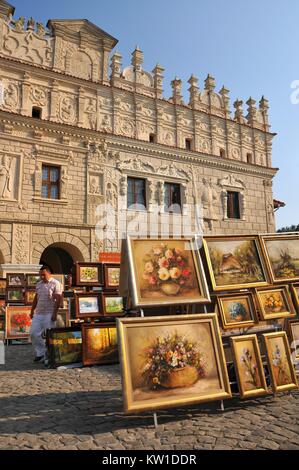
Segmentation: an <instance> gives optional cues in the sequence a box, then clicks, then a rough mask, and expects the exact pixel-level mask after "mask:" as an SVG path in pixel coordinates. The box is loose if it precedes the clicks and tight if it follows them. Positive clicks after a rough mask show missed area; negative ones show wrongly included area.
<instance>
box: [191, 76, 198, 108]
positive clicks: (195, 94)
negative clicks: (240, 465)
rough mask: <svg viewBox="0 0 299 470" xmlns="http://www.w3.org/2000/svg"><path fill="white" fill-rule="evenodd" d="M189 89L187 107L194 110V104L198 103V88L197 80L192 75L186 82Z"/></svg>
mask: <svg viewBox="0 0 299 470" xmlns="http://www.w3.org/2000/svg"><path fill="white" fill-rule="evenodd" d="M188 83H189V84H190V87H189V89H188V91H189V94H190V98H189V105H190V106H192V108H194V107H195V106H196V103H197V102H198V101H199V87H198V78H197V77H195V76H194V75H193V74H192V75H191V77H190V78H189V80H188Z"/></svg>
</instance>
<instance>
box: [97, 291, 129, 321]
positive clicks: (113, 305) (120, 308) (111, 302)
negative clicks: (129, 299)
mask: <svg viewBox="0 0 299 470" xmlns="http://www.w3.org/2000/svg"><path fill="white" fill-rule="evenodd" d="M102 310H103V314H104V315H108V316H109V315H112V316H113V315H122V314H123V312H124V301H123V298H122V297H120V296H118V295H111V294H102Z"/></svg>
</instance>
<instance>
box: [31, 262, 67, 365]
mask: <svg viewBox="0 0 299 470" xmlns="http://www.w3.org/2000/svg"><path fill="white" fill-rule="evenodd" d="M40 278H41V280H40V281H39V282H38V283H37V285H36V295H35V297H34V300H33V304H32V307H31V318H32V324H31V328H30V337H31V342H32V346H33V348H34V350H35V355H36V356H35V359H34V362H39V361H41V360H43V359H44V357H45V353H46V346H45V341H44V339H43V338H42V334H43V332H44V331H45V330H47V329H48V328H54V327H55V322H56V318H57V312H58V309H59V306H60V304H61V298H62V285H61V284H60V282H59V281H57V280H56V279H54V278H53V277H52V275H51V271H50V269H49V268H48V267H47V266H43V267H42V268H41V270H40Z"/></svg>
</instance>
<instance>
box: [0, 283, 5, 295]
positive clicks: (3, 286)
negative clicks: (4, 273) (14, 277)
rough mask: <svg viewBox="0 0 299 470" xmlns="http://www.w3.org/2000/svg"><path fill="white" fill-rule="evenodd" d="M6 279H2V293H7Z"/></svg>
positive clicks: (0, 291) (0, 293) (0, 288)
mask: <svg viewBox="0 0 299 470" xmlns="http://www.w3.org/2000/svg"><path fill="white" fill-rule="evenodd" d="M5 289H6V279H0V295H5Z"/></svg>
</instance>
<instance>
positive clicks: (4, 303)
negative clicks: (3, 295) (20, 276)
mask: <svg viewBox="0 0 299 470" xmlns="http://www.w3.org/2000/svg"><path fill="white" fill-rule="evenodd" d="M5 305H6V302H5V299H0V307H5Z"/></svg>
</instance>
